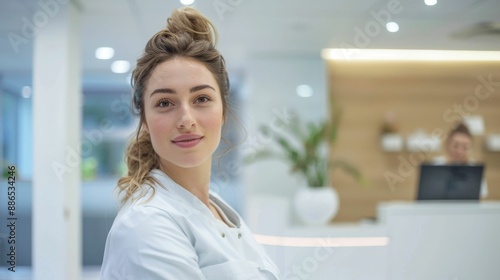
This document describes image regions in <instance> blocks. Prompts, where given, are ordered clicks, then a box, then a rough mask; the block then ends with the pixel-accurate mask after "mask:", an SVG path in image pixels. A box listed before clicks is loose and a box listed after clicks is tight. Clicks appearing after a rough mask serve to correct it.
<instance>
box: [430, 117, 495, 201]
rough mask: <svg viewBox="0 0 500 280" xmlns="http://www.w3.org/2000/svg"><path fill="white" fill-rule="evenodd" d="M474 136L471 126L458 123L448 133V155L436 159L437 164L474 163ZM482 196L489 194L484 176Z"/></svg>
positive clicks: (446, 143)
mask: <svg viewBox="0 0 500 280" xmlns="http://www.w3.org/2000/svg"><path fill="white" fill-rule="evenodd" d="M473 142H474V137H473V136H472V134H471V133H470V130H469V128H468V127H467V126H466V125H465V124H464V123H462V122H460V123H458V124H456V125H455V126H454V127H453V128H452V129H451V130H450V132H449V133H448V137H447V139H446V142H445V145H446V147H445V148H446V156H441V157H437V158H435V159H434V163H435V164H474V163H475V162H474V160H473V158H472V152H471V150H472V144H473ZM480 196H481V198H485V197H487V196H488V185H487V183H486V179H485V178H484V177H483V180H482V181H481V193H480Z"/></svg>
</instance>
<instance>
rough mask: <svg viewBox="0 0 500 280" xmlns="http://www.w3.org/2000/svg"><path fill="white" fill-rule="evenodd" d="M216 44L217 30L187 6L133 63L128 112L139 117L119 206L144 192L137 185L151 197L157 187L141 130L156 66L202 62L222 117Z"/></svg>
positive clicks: (223, 77) (225, 88)
mask: <svg viewBox="0 0 500 280" xmlns="http://www.w3.org/2000/svg"><path fill="white" fill-rule="evenodd" d="M216 45H217V30H216V29H215V26H214V25H213V23H212V22H211V21H210V20H209V19H208V18H206V17H205V16H204V15H202V14H201V13H200V12H198V11H197V10H195V9H193V8H189V7H185V8H181V9H177V10H175V11H174V12H173V13H172V15H171V17H170V18H168V19H167V26H166V27H165V28H164V29H163V30H161V31H159V32H157V33H156V34H155V35H154V36H153V37H152V38H151V39H150V40H149V41H148V43H147V44H146V47H145V49H144V53H143V54H142V56H141V57H140V58H139V59H138V60H137V64H136V67H135V69H134V71H133V72H132V88H133V94H132V105H133V108H132V110H133V113H134V114H135V115H137V116H139V125H138V127H137V130H136V133H135V137H134V138H133V139H132V140H131V142H130V143H129V146H128V148H127V151H126V153H125V162H126V164H127V168H128V174H127V175H126V176H124V177H122V178H120V179H119V180H118V183H117V187H118V189H119V195H121V204H122V205H123V204H125V203H127V202H128V201H134V200H136V199H137V198H139V197H142V196H144V195H145V194H146V193H147V189H141V185H147V186H149V187H150V188H151V189H152V191H153V192H152V195H151V197H152V196H153V195H154V193H155V189H154V185H155V184H159V182H158V181H157V180H155V179H154V178H153V177H152V176H150V171H151V170H153V169H155V168H159V162H160V161H159V158H158V155H157V154H156V152H155V151H154V149H153V145H152V143H151V138H150V135H149V133H147V132H146V131H145V130H143V129H142V124H143V123H144V121H145V112H144V89H145V88H146V85H147V83H148V80H149V78H150V77H151V73H152V72H153V70H154V69H155V68H156V66H158V65H159V64H160V63H162V62H165V61H168V60H170V59H173V58H175V57H184V58H190V59H194V60H196V61H198V62H201V63H203V64H204V65H205V66H206V67H207V69H208V70H209V71H210V72H211V73H212V74H213V76H214V78H215V81H216V82H217V85H218V86H219V89H220V92H221V98H222V104H223V115H224V117H225V116H226V113H227V110H228V105H227V96H228V94H229V79H228V75H227V72H226V65H225V61H224V58H223V57H222V55H221V54H220V53H219V51H218V50H217V49H216Z"/></svg>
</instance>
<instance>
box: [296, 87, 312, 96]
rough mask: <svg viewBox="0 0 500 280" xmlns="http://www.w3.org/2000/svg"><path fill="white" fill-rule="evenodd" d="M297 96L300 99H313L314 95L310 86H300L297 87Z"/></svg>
mask: <svg viewBox="0 0 500 280" xmlns="http://www.w3.org/2000/svg"><path fill="white" fill-rule="evenodd" d="M297 95H298V96H300V97H311V96H312V95H313V89H312V87H311V86H309V85H299V86H298V87H297Z"/></svg>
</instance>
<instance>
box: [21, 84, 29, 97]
mask: <svg viewBox="0 0 500 280" xmlns="http://www.w3.org/2000/svg"><path fill="white" fill-rule="evenodd" d="M21 95H22V96H23V98H30V97H31V87H29V86H24V87H23V89H22V90H21Z"/></svg>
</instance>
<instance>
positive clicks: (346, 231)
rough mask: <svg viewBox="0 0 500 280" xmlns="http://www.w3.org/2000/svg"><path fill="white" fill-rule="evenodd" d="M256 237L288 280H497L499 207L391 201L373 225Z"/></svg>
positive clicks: (268, 229)
mask: <svg viewBox="0 0 500 280" xmlns="http://www.w3.org/2000/svg"><path fill="white" fill-rule="evenodd" d="M261 206H263V205H261ZM269 207H273V208H274V209H277V208H276V204H274V206H269ZM280 208H281V207H280ZM261 209H262V208H261ZM264 209H265V207H264ZM281 209H283V208H281ZM264 211H265V210H264ZM264 211H263V210H260V211H259V212H260V213H261V215H260V218H261V219H262V218H263V216H262V215H263V213H264ZM278 212H279V211H278ZM269 214H270V213H269V212H268V217H267V218H265V219H273V217H269ZM274 215H276V211H274ZM278 215H282V216H283V215H285V213H281V214H280V213H278ZM282 218H283V217H282ZM274 219H276V220H279V219H280V218H279V217H274ZM259 224H261V223H259ZM292 224H293V223H292ZM280 227H281V229H280ZM254 232H256V233H257V234H256V238H257V239H258V240H259V242H261V243H262V244H264V245H265V246H266V249H267V250H268V252H269V254H270V255H271V256H272V257H273V258H274V259H275V260H276V262H277V265H278V266H279V268H280V270H281V271H282V273H283V279H290V280H291V279H311V280H326V279H336V280H339V279H346V280H347V279H349V280H354V279H370V280H373V279H381V280H382V279H384V280H401V279H404V280H412V279H415V280H417V279H418V280H422V279H425V280H432V279H436V280H438V279H439V280H462V279H474V280H477V279H485V280H486V279H491V280H493V279H500V262H499V261H500V202H481V203H479V202H476V203H464V202H432V203H430V202H386V203H382V204H380V205H379V207H378V211H377V219H376V220H375V221H371V222H361V223H359V224H333V225H331V226H321V227H313V226H300V225H295V226H291V225H290V224H288V225H286V224H281V225H278V226H277V223H276V221H274V222H271V223H269V224H267V225H262V224H261V226H260V228H259V226H258V227H257V228H256V229H255V230H254ZM259 232H263V234H259Z"/></svg>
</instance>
